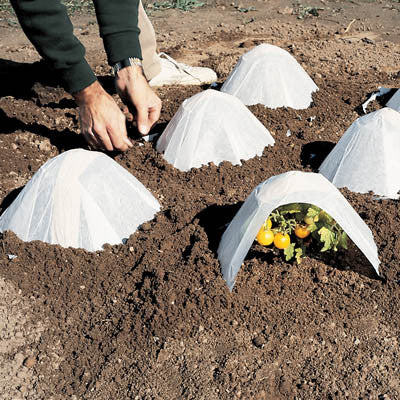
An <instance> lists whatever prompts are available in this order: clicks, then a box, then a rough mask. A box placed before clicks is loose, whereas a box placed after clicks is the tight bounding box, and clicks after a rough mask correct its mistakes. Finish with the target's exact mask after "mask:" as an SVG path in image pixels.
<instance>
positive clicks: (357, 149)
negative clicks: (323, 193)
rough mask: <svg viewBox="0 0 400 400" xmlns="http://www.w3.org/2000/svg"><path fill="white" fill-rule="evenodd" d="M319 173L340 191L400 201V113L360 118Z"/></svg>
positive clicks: (385, 112)
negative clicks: (342, 188) (399, 195)
mask: <svg viewBox="0 0 400 400" xmlns="http://www.w3.org/2000/svg"><path fill="white" fill-rule="evenodd" d="M319 172H320V173H321V174H322V175H324V176H325V177H326V178H327V179H328V180H329V181H331V182H332V183H333V184H334V185H335V186H336V187H338V188H341V187H347V188H348V189H350V190H351V191H353V192H358V193H367V192H369V191H372V192H374V193H375V194H376V195H378V196H383V197H388V198H392V199H396V198H398V194H397V193H398V191H399V190H400V113H398V112H397V111H394V110H392V109H391V108H388V107H385V108H382V109H381V110H378V111H374V112H372V113H370V114H367V115H365V116H363V117H361V118H358V119H357V120H356V121H355V122H354V123H353V124H352V125H351V126H350V128H349V129H348V130H347V131H346V132H345V133H344V134H343V136H342V137H341V139H340V140H339V142H338V143H337V144H336V146H335V147H334V148H333V149H332V151H331V152H330V153H329V154H328V156H327V157H326V159H325V160H324V162H323V163H322V164H321V166H320V168H319Z"/></svg>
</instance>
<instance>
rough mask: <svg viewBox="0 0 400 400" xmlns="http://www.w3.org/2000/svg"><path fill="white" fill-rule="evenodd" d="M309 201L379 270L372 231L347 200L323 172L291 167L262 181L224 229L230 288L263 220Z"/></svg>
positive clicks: (221, 251) (222, 250)
mask: <svg viewBox="0 0 400 400" xmlns="http://www.w3.org/2000/svg"><path fill="white" fill-rule="evenodd" d="M291 203H309V204H314V205H316V206H317V207H320V208H322V209H323V210H325V211H326V212H327V213H328V214H330V215H331V216H332V217H333V218H334V219H335V220H336V221H337V222H338V224H339V225H340V226H341V227H342V229H343V230H344V231H345V232H346V233H347V234H348V236H349V237H350V239H351V240H353V242H354V243H355V245H356V246H358V247H359V249H360V250H361V251H362V252H363V253H364V254H365V256H366V257H367V258H368V260H369V261H370V262H371V264H372V265H373V267H374V268H375V270H376V272H377V273H378V274H379V269H378V268H379V263H380V262H379V259H378V252H377V248H376V245H375V242H374V239H373V236H372V232H371V231H370V229H369V228H368V226H367V225H366V224H365V222H364V221H363V220H362V219H361V218H360V216H359V215H358V214H357V213H356V211H355V210H354V209H353V208H352V207H351V206H350V204H349V203H348V202H347V200H346V199H345V198H344V197H343V195H342V194H341V193H340V192H339V190H338V189H337V188H336V187H335V186H333V185H332V184H331V183H330V182H329V181H328V180H327V179H325V178H324V177H323V176H322V175H321V174H315V173H312V172H299V171H291V172H286V173H284V174H281V175H277V176H273V177H271V178H269V179H268V180H266V181H265V182H263V183H261V184H260V185H258V186H257V187H256V188H255V189H254V190H253V192H252V193H251V194H250V196H249V197H248V198H247V200H246V201H245V202H244V204H243V205H242V207H241V208H240V210H239V211H238V213H237V214H236V215H235V217H234V218H233V220H232V221H231V223H230V224H229V226H228V228H227V229H226V231H225V232H224V234H223V236H222V239H221V242H220V245H219V248H218V259H219V261H220V263H221V268H222V274H223V276H224V278H225V280H226V283H227V285H228V287H229V289H231V290H232V288H233V286H234V284H235V277H236V275H237V273H238V271H239V269H240V266H241V265H242V263H243V260H244V259H245V257H246V255H247V253H248V251H249V249H250V247H251V245H252V243H253V241H254V239H255V238H256V236H257V233H258V231H259V230H260V228H261V226H262V224H263V223H264V222H265V220H266V219H267V218H268V216H269V215H270V213H271V212H272V211H273V210H274V209H275V208H277V207H279V206H281V205H284V204H291Z"/></svg>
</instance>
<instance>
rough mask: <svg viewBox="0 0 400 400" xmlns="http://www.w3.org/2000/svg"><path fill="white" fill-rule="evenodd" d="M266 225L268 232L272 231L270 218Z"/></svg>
mask: <svg viewBox="0 0 400 400" xmlns="http://www.w3.org/2000/svg"><path fill="white" fill-rule="evenodd" d="M265 224H266V227H267V230H270V229H271V228H272V221H271V220H270V219H269V218H268V219H267V221H266V223H265Z"/></svg>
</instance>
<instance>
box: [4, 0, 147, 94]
mask: <svg viewBox="0 0 400 400" xmlns="http://www.w3.org/2000/svg"><path fill="white" fill-rule="evenodd" d="M11 3H12V6H13V8H14V10H15V12H16V14H17V17H18V20H19V22H20V24H21V26H22V29H23V30H24V32H25V34H26V36H27V37H28V39H29V40H30V41H31V42H32V44H33V45H34V46H35V48H36V49H37V50H38V52H39V54H40V55H41V56H42V57H43V58H44V59H45V60H46V61H47V62H48V63H49V64H50V65H51V66H52V67H53V68H54V69H55V71H56V72H57V73H58V75H59V76H60V78H61V80H62V82H63V85H64V87H65V89H66V90H67V91H69V92H70V93H74V92H77V91H79V90H81V89H84V88H85V87H87V86H89V85H90V84H91V83H93V82H94V81H95V80H96V76H95V75H94V73H93V71H92V69H91V68H90V66H89V64H88V63H87V62H86V60H85V48H84V47H83V45H82V44H81V42H80V41H79V40H78V39H77V38H76V37H75V36H74V35H73V27H72V24H71V21H70V19H69V17H68V14H67V11H66V8H65V7H64V6H63V5H62V4H61V2H60V0H11ZM94 4H95V8H96V15H97V19H98V22H99V26H100V35H101V37H102V38H103V42H104V47H105V50H106V53H107V57H108V62H109V63H110V65H112V64H115V63H116V62H118V61H121V60H123V59H125V58H128V57H138V58H142V57H141V51H140V44H139V28H138V8H139V0H94Z"/></svg>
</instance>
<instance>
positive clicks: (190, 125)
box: [157, 89, 275, 171]
mask: <svg viewBox="0 0 400 400" xmlns="http://www.w3.org/2000/svg"><path fill="white" fill-rule="evenodd" d="M274 143H275V141H274V139H273V138H272V136H271V134H270V133H269V132H268V130H267V129H266V128H265V127H264V125H262V124H261V122H260V121H258V119H257V118H256V117H255V116H254V115H253V114H252V113H251V112H250V111H249V110H248V109H247V108H246V107H245V106H244V105H243V103H241V102H240V100H238V99H237V98H236V97H233V96H230V95H228V94H225V93H220V92H218V91H216V90H212V89H208V90H206V91H204V92H201V93H198V94H196V95H194V96H192V97H191V98H189V99H187V100H185V101H184V102H183V103H182V105H181V106H180V108H179V110H178V111H177V113H176V114H175V115H174V117H173V118H172V119H171V121H170V122H169V124H168V126H167V127H166V129H165V131H164V132H163V134H162V135H161V136H160V138H159V140H158V142H157V150H158V151H160V152H164V158H165V160H167V161H168V162H169V163H170V164H172V165H173V166H174V167H175V168H178V169H180V170H181V171H188V170H190V169H191V168H199V167H201V166H202V165H207V164H208V163H210V162H213V163H214V164H215V165H218V164H220V163H221V162H222V161H230V162H231V163H232V164H240V160H248V159H249V158H252V157H255V156H256V155H259V156H261V155H262V152H263V150H264V148H265V146H267V145H273V144H274Z"/></svg>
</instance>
